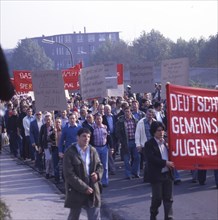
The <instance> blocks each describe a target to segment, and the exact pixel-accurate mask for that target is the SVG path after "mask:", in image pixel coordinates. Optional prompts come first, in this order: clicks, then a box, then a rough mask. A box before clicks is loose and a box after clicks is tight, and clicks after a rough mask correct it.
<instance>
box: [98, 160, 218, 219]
mask: <svg viewBox="0 0 218 220" xmlns="http://www.w3.org/2000/svg"><path fill="white" fill-rule="evenodd" d="M116 166H117V174H116V175H115V176H111V179H110V184H109V187H108V188H106V189H105V190H104V192H103V195H102V197H103V202H104V204H105V208H106V209H107V211H108V212H109V213H110V214H111V216H112V217H113V219H119V220H122V219H125V220H149V207H150V201H151V187H150V184H148V183H147V184H145V183H142V179H133V180H125V179H124V172H123V162H119V161H117V162H116ZM180 175H181V177H182V183H181V184H180V185H176V186H174V204H173V208H174V217H175V219H176V220H197V219H198V220H218V190H217V189H216V186H215V180H214V175H213V172H212V171H208V173H207V182H206V185H204V186H200V185H199V184H198V183H191V174H190V171H180ZM159 211H160V213H159V215H158V220H162V219H163V206H161V208H160V210H159Z"/></svg>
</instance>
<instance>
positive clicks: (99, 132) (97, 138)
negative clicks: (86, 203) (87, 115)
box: [93, 113, 109, 187]
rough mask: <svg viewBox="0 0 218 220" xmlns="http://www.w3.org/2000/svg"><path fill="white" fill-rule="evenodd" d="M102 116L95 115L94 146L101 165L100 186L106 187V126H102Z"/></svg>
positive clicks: (107, 181) (107, 182)
mask: <svg viewBox="0 0 218 220" xmlns="http://www.w3.org/2000/svg"><path fill="white" fill-rule="evenodd" d="M102 120H103V119H102V115H101V114H100V113H97V114H95V124H94V125H93V129H94V130H93V137H94V146H95V148H96V150H97V152H98V155H99V158H100V160H101V163H102V164H103V168H104V173H103V177H102V180H101V182H102V186H103V187H107V186H108V184H109V180H108V145H107V136H108V131H107V126H106V125H104V124H102Z"/></svg>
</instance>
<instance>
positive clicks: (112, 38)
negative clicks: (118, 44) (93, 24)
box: [109, 33, 117, 41]
mask: <svg viewBox="0 0 218 220" xmlns="http://www.w3.org/2000/svg"><path fill="white" fill-rule="evenodd" d="M109 39H110V40H111V41H117V35H116V33H111V34H109Z"/></svg>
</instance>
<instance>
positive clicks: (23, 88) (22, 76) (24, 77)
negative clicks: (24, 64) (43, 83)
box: [13, 70, 33, 92]
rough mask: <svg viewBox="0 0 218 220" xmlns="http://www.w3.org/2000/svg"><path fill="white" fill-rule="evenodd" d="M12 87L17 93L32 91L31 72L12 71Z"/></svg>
mask: <svg viewBox="0 0 218 220" xmlns="http://www.w3.org/2000/svg"><path fill="white" fill-rule="evenodd" d="M13 73H14V87H15V90H16V91H17V92H29V91H33V86H32V78H31V71H29V70H14V71H13Z"/></svg>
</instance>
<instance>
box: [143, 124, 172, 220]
mask: <svg viewBox="0 0 218 220" xmlns="http://www.w3.org/2000/svg"><path fill="white" fill-rule="evenodd" d="M164 129H165V126H164V124H163V123H161V122H159V121H154V122H152V124H151V128H150V133H151V135H152V136H153V138H151V139H150V140H149V141H147V142H146V143H145V147H144V150H145V153H146V156H147V160H148V170H149V172H148V176H149V180H150V183H151V187H152V200H151V207H150V214H151V215H150V220H156V216H157V214H158V208H159V207H160V205H161V202H162V201H163V205H164V215H165V217H164V219H165V220H170V219H173V210H172V204H173V195H172V194H173V192H172V191H173V178H172V171H173V168H174V163H173V162H171V161H169V159H168V149H167V146H166V144H165V141H164V139H163V138H164Z"/></svg>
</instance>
